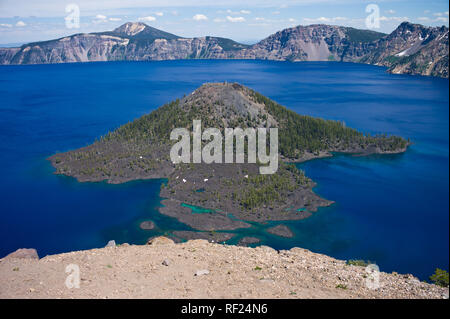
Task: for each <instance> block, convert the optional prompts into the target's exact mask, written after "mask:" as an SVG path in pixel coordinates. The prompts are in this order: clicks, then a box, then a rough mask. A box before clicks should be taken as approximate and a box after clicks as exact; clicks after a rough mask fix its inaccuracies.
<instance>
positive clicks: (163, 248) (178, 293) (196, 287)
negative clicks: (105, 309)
mask: <svg viewBox="0 0 450 319" xmlns="http://www.w3.org/2000/svg"><path fill="white" fill-rule="evenodd" d="M73 265H76V266H77V267H79V270H80V284H79V288H68V287H67V286H66V281H68V282H69V283H72V284H73V283H75V281H73V280H72V281H71V280H68V279H67V278H68V276H69V275H71V274H73V269H74V266H73ZM67 266H70V267H72V268H66V267H67ZM67 269H69V272H68V273H66V270H67ZM71 269H72V270H71ZM370 278H371V277H370V274H369V273H368V272H367V271H366V268H365V267H359V266H352V265H347V264H346V262H345V261H342V260H336V259H333V258H331V257H327V256H325V255H321V254H316V253H312V252H310V251H308V250H305V249H301V248H292V249H291V250H282V251H276V250H274V249H272V248H269V247H266V246H260V247H256V248H249V247H239V246H229V245H221V244H216V243H209V242H208V241H206V240H192V241H188V242H185V243H180V244H175V243H174V242H173V241H172V240H170V239H168V238H165V237H158V238H154V239H153V240H151V241H150V242H149V244H148V245H141V246H137V245H131V246H130V245H127V244H123V245H120V246H112V247H105V248H102V249H92V250H85V251H75V252H70V253H64V254H59V255H50V256H46V257H44V258H42V259H37V258H36V256H35V255H34V254H33V253H29V252H27V253H26V254H16V255H13V256H7V257H5V258H3V259H0V298H437V299H442V298H448V288H442V287H438V286H435V285H431V284H428V283H424V282H421V281H419V280H418V279H416V278H415V277H413V276H412V275H400V274H396V273H392V274H387V273H380V274H379V287H378V288H376V289H370V288H369V287H372V286H371V285H370V284H369V285H368V284H367V283H368V280H369V282H372V281H370ZM224 287H226V289H224Z"/></svg>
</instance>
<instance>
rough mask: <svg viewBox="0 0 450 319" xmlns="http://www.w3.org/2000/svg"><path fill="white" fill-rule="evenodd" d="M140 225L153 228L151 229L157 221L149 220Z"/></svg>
mask: <svg viewBox="0 0 450 319" xmlns="http://www.w3.org/2000/svg"><path fill="white" fill-rule="evenodd" d="M139 227H140V228H141V229H144V230H151V229H153V228H155V223H154V222H152V221H151V220H147V221H145V222H142V223H141V224H140V225H139Z"/></svg>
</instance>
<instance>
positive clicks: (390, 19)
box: [380, 16, 409, 22]
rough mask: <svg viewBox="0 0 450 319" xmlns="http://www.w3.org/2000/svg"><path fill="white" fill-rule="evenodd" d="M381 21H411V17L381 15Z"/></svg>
mask: <svg viewBox="0 0 450 319" xmlns="http://www.w3.org/2000/svg"><path fill="white" fill-rule="evenodd" d="M380 21H395V22H404V21H409V18H408V17H386V16H381V17H380Z"/></svg>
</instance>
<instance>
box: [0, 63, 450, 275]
mask: <svg viewBox="0 0 450 319" xmlns="http://www.w3.org/2000/svg"><path fill="white" fill-rule="evenodd" d="M212 81H229V82H232V81H237V82H240V83H242V84H244V85H246V86H249V87H251V88H253V89H255V90H257V91H259V92H261V93H262V94H264V95H266V96H269V97H270V98H272V99H274V100H275V101H277V102H279V103H281V104H283V105H285V106H287V107H288V108H290V109H292V110H295V111H296V112H298V113H300V114H307V115H313V116H318V117H323V118H327V119H335V120H342V121H345V123H346V124H347V125H348V126H351V127H354V128H357V129H360V130H363V131H364V132H370V133H384V132H386V133H389V134H398V135H401V136H404V137H409V138H411V140H412V141H413V142H414V145H412V146H411V147H410V149H409V150H408V151H407V152H406V153H405V154H401V155H385V156H369V157H352V156H344V155H338V156H336V157H334V158H328V159H320V160H314V161H311V162H308V163H304V164H301V165H299V166H300V167H301V168H302V169H304V170H305V171H306V173H307V175H308V176H309V177H311V178H312V179H313V180H315V181H316V182H317V183H318V186H317V188H316V192H317V193H318V194H320V195H321V196H324V197H325V198H327V199H330V200H334V201H336V204H335V205H333V206H331V207H328V208H325V209H321V210H319V212H318V213H315V214H314V215H313V216H312V217H310V218H308V219H306V220H302V221H294V222H289V223H286V224H288V225H289V227H290V228H291V229H292V230H293V232H294V233H295V237H294V238H292V239H284V238H279V237H276V236H273V235H269V234H267V233H266V232H265V228H267V227H269V226H272V225H273V224H276V223H269V224H268V225H258V224H255V225H254V227H252V228H251V229H247V230H237V231H236V233H237V234H238V236H237V237H236V238H235V239H233V240H232V241H231V242H230V243H233V242H236V241H237V240H238V239H239V238H240V237H242V236H244V235H251V236H257V237H260V238H261V240H262V243H263V244H266V245H270V246H272V247H274V248H277V249H286V248H291V247H294V246H300V247H304V248H308V249H311V250H312V251H315V252H321V253H325V254H328V255H331V256H334V257H337V258H341V259H350V258H355V259H366V260H371V261H375V262H377V264H378V265H379V266H380V268H381V269H382V270H384V271H397V272H402V273H413V274H415V275H417V276H419V277H420V278H422V279H426V278H427V277H428V276H429V275H430V274H431V273H432V272H433V271H434V269H435V268H436V267H440V268H444V269H448V263H449V196H448V194H449V170H448V169H449V123H448V121H449V120H448V116H449V114H448V113H449V107H448V102H449V91H448V84H449V83H448V80H446V79H438V78H429V77H419V76H408V75H390V74H387V73H385V70H384V69H383V68H379V67H375V66H368V65H358V64H347V63H333V62H329V63H327V62H305V63H288V62H267V61H204V60H199V61H165V62H116V63H88V64H62V65H30V66H0V154H1V156H0V174H1V182H0V257H2V256H4V255H6V254H8V253H10V252H11V251H14V250H16V249H17V248H21V247H34V248H36V249H37V250H38V253H39V254H40V255H41V256H44V255H47V254H53V253H59V252H66V251H71V250H78V249H88V248H94V247H102V246H104V245H105V244H106V243H107V241H108V240H110V239H115V240H116V241H117V242H119V243H120V242H130V243H144V242H145V240H146V239H147V238H148V237H151V236H153V235H157V234H164V233H167V232H170V231H172V230H177V229H180V230H189V227H188V226H185V225H183V224H181V223H178V222H177V221H176V220H174V219H172V218H169V217H166V216H163V215H160V214H159V213H158V212H157V210H156V208H157V207H158V206H159V205H160V198H159V196H158V193H159V187H160V184H161V182H162V181H160V180H150V181H135V182H131V183H126V184H122V185H108V184H106V183H78V182H76V181H75V180H74V179H72V178H69V177H63V176H56V175H54V174H53V168H52V167H51V165H50V164H49V162H48V161H46V158H47V157H48V156H50V155H52V154H54V153H55V152H59V151H66V150H70V149H74V148H78V147H81V146H85V145H87V144H89V143H91V142H93V141H94V140H95V138H97V137H99V136H101V135H103V134H105V133H107V132H108V131H110V130H113V129H115V128H116V127H118V126H119V125H121V124H123V123H125V122H127V121H130V120H133V119H135V118H137V117H139V116H141V115H143V114H145V113H148V112H149V111H151V110H153V109H155V108H157V107H158V106H160V105H162V104H164V103H166V102H168V101H171V100H173V99H175V98H177V97H182V96H183V94H188V93H190V92H191V91H192V90H194V89H196V88H197V87H198V86H200V85H201V84H202V83H204V82H212ZM146 219H152V220H153V221H155V223H156V225H157V228H156V229H155V230H152V231H144V230H140V229H139V227H138V226H139V223H140V222H141V221H143V220H146Z"/></svg>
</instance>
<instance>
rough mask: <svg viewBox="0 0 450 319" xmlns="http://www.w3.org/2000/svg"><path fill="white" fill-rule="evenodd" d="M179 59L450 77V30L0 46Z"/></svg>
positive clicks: (18, 51)
mask: <svg viewBox="0 0 450 319" xmlns="http://www.w3.org/2000/svg"><path fill="white" fill-rule="evenodd" d="M174 59H261V60H278V61H345V62H361V63H369V64H375V65H381V66H386V67H388V70H389V72H392V73H409V74H421V75H432V76H439V77H448V28H447V27H445V26H442V27H425V26H422V25H418V24H411V23H408V22H404V23H402V24H401V25H400V26H399V27H398V28H397V29H396V30H394V31H393V32H392V33H391V34H389V35H386V34H383V33H379V32H374V31H369V30H359V29H354V28H349V27H341V26H330V25H323V24H318V25H310V26H297V27H294V28H289V29H285V30H282V31H279V32H277V33H275V34H273V35H271V36H269V37H267V38H266V39H264V40H262V41H260V42H258V43H256V44H254V45H252V46H248V45H244V44H240V43H237V42H235V41H233V40H230V39H225V38H219V37H198V38H182V37H179V36H176V35H174V34H170V33H167V32H164V31H161V30H158V29H155V28H152V27H149V26H147V25H146V24H144V23H131V22H128V23H126V24H124V25H122V26H120V27H118V28H117V29H115V30H113V31H109V32H100V33H89V34H75V35H72V36H69V37H64V38H61V39H57V40H52V41H44V42H36V43H29V44H26V45H23V46H22V47H20V48H0V63H1V64H35V63H64V62H87V61H121V60H128V61H149V60H174Z"/></svg>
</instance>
